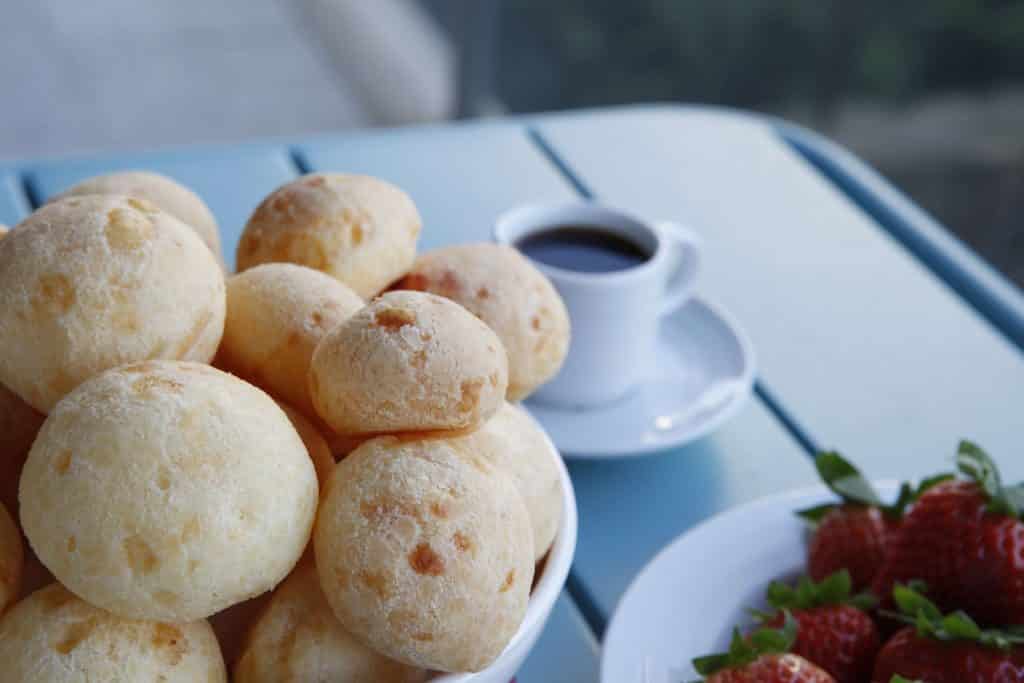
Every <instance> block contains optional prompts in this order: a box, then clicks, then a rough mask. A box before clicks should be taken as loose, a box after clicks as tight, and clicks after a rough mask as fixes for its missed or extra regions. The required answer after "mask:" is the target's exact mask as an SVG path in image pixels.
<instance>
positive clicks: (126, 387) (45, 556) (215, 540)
mask: <svg viewBox="0 0 1024 683" xmlns="http://www.w3.org/2000/svg"><path fill="white" fill-rule="evenodd" d="M19 498H20V500H21V519H22V524H23V526H24V530H25V535H26V536H27V537H28V539H29V542H30V543H31V544H32V547H33V548H34V549H35V551H36V554H37V555H39V559H40V560H42V562H43V564H45V565H46V567H47V568H48V569H49V570H50V571H52V572H53V574H54V576H56V577H57V579H58V580H59V581H60V582H61V583H63V584H64V585H66V586H67V587H68V588H69V589H71V590H72V591H73V592H74V593H76V594H77V595H79V596H81V597H82V598H84V599H85V600H88V601H89V602H91V603H93V604H94V605H96V606H97V607H101V608H103V609H106V610H109V611H111V612H114V613H115V614H118V615H120V616H123V617H129V618H136V619H155V620H160V621H191V620H193V619H200V618H203V617H207V616H209V615H211V614H213V613H214V612H217V611H220V610H222V609H224V608H225V607H227V606H229V605H232V604H234V603H236V602H240V601H242V600H245V599H246V598H250V597H252V596H254V595H258V594H260V593H262V592H264V591H267V590H269V589H271V588H273V587H274V586H275V585H277V583H278V582H279V581H281V580H282V579H283V578H284V577H285V576H286V575H287V574H288V572H289V571H291V569H292V567H294V566H295V564H296V562H297V561H298V559H299V557H300V556H301V555H302V552H303V550H304V548H305V547H306V543H307V541H308V539H309V537H310V531H311V528H312V525H313V517H314V515H315V512H316V505H317V499H318V491H317V483H316V472H315V471H314V469H313V464H312V462H311V461H310V459H309V456H308V455H307V454H306V448H305V446H303V445H302V440H301V439H300V438H299V435H298V434H297V433H296V432H295V429H294V427H292V425H291V423H290V422H289V421H288V418H287V416H286V415H285V414H284V413H283V412H282V411H281V409H280V408H278V406H277V404H275V403H274V401H273V399H271V398H270V397H269V396H267V395H266V394H264V393H263V392H262V391H260V390H259V389H257V388H256V387H254V386H252V385H250V384H247V383H245V382H243V381H242V380H240V379H237V378H235V377H232V376H231V375H229V374H227V373H224V372H221V371H220V370H215V369H214V368H212V367H210V366H208V365H200V364H198V363H184V362H175V361H150V362H146V363H139V364H136V365H128V366H124V367H121V368H116V369H114V370H110V371H108V372H106V373H103V374H102V375H99V376H97V377H94V378H93V379H91V380H89V381H87V382H85V383H83V384H82V385H81V386H80V387H78V389H76V390H75V391H73V392H71V393H70V394H68V396H66V397H65V398H64V399H63V400H62V401H61V402H60V403H58V404H57V407H56V408H54V410H53V412H51V413H50V415H49V416H48V417H47V418H46V422H45V423H43V428H42V429H41V430H40V432H39V437H38V438H37V439H36V442H35V444H34V445H33V446H32V450H31V451H30V452H29V456H28V460H27V462H26V463H25V469H24V472H23V473H22V477H21V488H20V492H19Z"/></svg>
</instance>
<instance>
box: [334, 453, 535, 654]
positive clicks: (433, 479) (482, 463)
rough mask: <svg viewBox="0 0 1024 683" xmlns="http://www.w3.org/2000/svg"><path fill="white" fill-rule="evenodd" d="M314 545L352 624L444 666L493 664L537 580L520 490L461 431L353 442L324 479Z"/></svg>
mask: <svg viewBox="0 0 1024 683" xmlns="http://www.w3.org/2000/svg"><path fill="white" fill-rule="evenodd" d="M314 549H315V552H316V566H317V569H318V571H319V573H320V583H321V586H322V587H323V591H324V594H325V595H326V597H327V601H328V602H329V603H330V605H331V608H332V609H333V610H334V613H335V615H336V616H337V617H338V618H339V620H340V621H341V623H342V625H343V626H344V627H345V628H346V629H347V630H348V631H350V632H351V633H352V634H353V635H355V636H356V638H358V639H359V640H361V641H363V642H365V643H367V644H368V645H370V646H371V647H372V648H374V649H375V650H377V651H379V652H381V653H383V654H384V655H387V656H388V657H391V658H393V659H396V660H398V661H401V662H405V663H407V664H410V665H412V666H419V667H424V668H428V669H435V670H438V671H479V670H481V669H483V668H484V667H486V666H488V665H489V664H490V663H491V662H493V661H494V659H495V658H496V657H497V656H498V655H499V654H500V653H501V651H502V650H503V649H504V647H505V646H506V645H507V644H508V642H509V640H510V639H511V638H512V636H513V635H514V634H515V632H516V630H517V629H518V628H519V624H520V622H521V621H522V619H523V615H524V614H525V611H526V603H527V600H528V598H529V592H530V584H531V583H532V580H533V570H534V563H533V554H534V553H533V535H532V532H531V530H530V519H529V515H528V513H527V512H526V507H525V505H524V504H523V500H522V497H521V496H520V495H519V492H518V491H517V490H516V488H515V485H514V484H513V483H512V481H511V479H509V478H508V477H507V476H506V475H504V474H503V473H501V472H500V471H498V470H497V469H496V468H494V467H493V466H492V465H491V464H490V463H488V462H487V461H486V460H484V459H483V458H480V457H478V456H476V455H474V454H473V453H472V452H471V451H470V450H468V449H466V448H465V445H464V444H462V443H460V442H459V440H458V439H450V438H418V439H403V438H399V437H379V438H376V439H372V440H370V441H367V442H366V443H364V444H363V445H362V446H360V447H359V448H357V449H356V450H355V451H353V452H352V453H351V454H350V455H349V456H348V457H347V458H345V459H344V460H342V461H341V462H340V463H338V465H337V466H336V467H335V469H334V474H333V475H332V476H331V479H330V481H329V482H328V484H327V491H326V492H325V494H324V497H323V500H322V502H321V506H320V512H319V514H318V517H317V524H316V530H315V532H314Z"/></svg>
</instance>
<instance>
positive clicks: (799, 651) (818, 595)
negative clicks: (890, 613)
mask: <svg viewBox="0 0 1024 683" xmlns="http://www.w3.org/2000/svg"><path fill="white" fill-rule="evenodd" d="M850 588H851V581H850V573H849V572H848V571H846V570H845V569H844V570H842V571H840V572H837V573H835V574H833V575H832V576H830V577H828V578H827V579H825V580H824V581H822V582H821V583H814V582H812V581H811V580H810V579H807V578H804V579H801V580H800V582H799V583H798V584H797V586H796V587H795V588H793V587H791V586H787V585H786V584H784V583H780V582H774V583H772V584H771V585H770V586H769V587H768V602H769V604H771V606H772V607H775V608H776V609H778V610H782V611H780V612H778V613H777V614H775V615H774V616H772V617H771V618H769V619H767V620H766V621H765V625H766V626H769V627H780V626H782V625H783V621H784V618H785V615H787V614H790V613H791V614H792V615H793V618H795V619H796V622H797V633H796V639H795V641H794V642H793V645H792V646H791V647H790V649H789V651H790V652H791V653H793V654H795V655H800V656H801V657H803V658H804V659H807V660H808V661H810V662H813V663H815V664H817V665H818V666H820V667H821V668H822V669H824V670H825V671H827V672H829V673H830V674H831V675H832V676H833V677H834V678H835V679H836V681H837V682H838V683H861V682H862V681H865V680H867V678H868V677H869V676H870V675H871V667H872V664H873V663H874V661H875V655H876V654H877V653H878V648H879V647H880V646H881V642H880V638H879V635H878V628H877V627H876V626H875V622H874V621H872V619H871V617H870V616H868V614H867V613H866V612H864V611H863V610H864V609H866V608H868V607H871V606H873V605H874V603H875V600H874V598H873V597H872V596H870V595H858V596H851V594H850ZM759 616H760V617H761V618H762V619H764V616H765V615H759Z"/></svg>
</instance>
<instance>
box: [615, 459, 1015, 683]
mask: <svg viewBox="0 0 1024 683" xmlns="http://www.w3.org/2000/svg"><path fill="white" fill-rule="evenodd" d="M815 464H816V467H817V469H818V472H819V474H820V475H821V478H822V481H823V485H821V486H816V487H812V488H807V489H801V490H797V491H791V492H788V493H784V494H781V495H777V496H772V497H769V498H765V499H762V500H758V501H754V502H752V503H749V504H747V505H744V506H741V507H738V508H735V509H733V510H730V511H728V512H725V513H723V514H721V515H718V516H716V517H714V518H712V519H710V520H708V521H706V522H704V523H703V524H701V525H700V526H697V527H695V528H693V529H691V530H690V531H689V532H687V533H686V534H684V535H683V536H681V537H680V538H678V539H676V541H674V542H673V543H672V544H670V545H669V546H668V547H666V548H665V549H664V550H662V551H661V552H660V553H659V554H658V555H657V556H656V557H655V558H654V559H653V560H652V561H651V562H650V563H649V564H648V565H647V567H645V568H644V570H643V571H641V572H640V574H639V575H638V576H637V577H636V579H635V580H634V581H633V583H632V585H631V586H630V587H629V589H628V590H627V591H626V593H625V594H624V595H623V598H622V600H621V601H620V602H619V605H618V607H617V608H616V612H615V615H614V616H613V618H612V621H611V623H610V624H609V627H608V632H607V634H606V636H605V647H604V652H603V655H602V662H601V675H602V681H603V682H604V683H613V682H614V683H632V682H634V681H635V682H636V683H689V682H690V681H707V683H747V682H757V683H774V682H775V681H779V682H783V681H785V682H786V683H899V682H903V683H914V682H917V681H919V682H922V683H1010V682H1024V521H1021V518H1022V514H1024V486H1021V485H1017V486H1007V485H1004V484H1003V482H1002V481H1001V479H1000V476H999V471H998V469H997V467H996V465H995V463H994V462H993V461H992V459H991V458H990V457H989V456H988V455H987V454H986V453H985V452H984V451H983V450H982V449H981V448H979V447H978V446H976V445H975V444H973V443H970V442H966V441H964V442H961V444H960V446H959V448H958V450H957V455H956V468H955V470H956V471H955V472H949V473H941V474H937V475H933V476H928V477H925V478H923V479H921V480H920V481H918V482H913V483H909V482H908V483H902V484H897V483H895V482H888V481H883V482H870V481H868V480H867V479H865V478H864V477H863V476H862V475H861V473H860V472H859V471H858V470H857V468H856V467H855V466H854V465H852V464H851V463H849V462H848V461H846V460H845V459H844V458H842V457H841V456H840V455H839V454H838V453H834V452H828V453H821V454H819V456H818V457H817V458H816V461H815Z"/></svg>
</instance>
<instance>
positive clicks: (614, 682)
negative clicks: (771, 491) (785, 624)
mask: <svg viewBox="0 0 1024 683" xmlns="http://www.w3.org/2000/svg"><path fill="white" fill-rule="evenodd" d="M875 487H876V489H877V490H878V492H879V493H880V494H882V495H883V496H891V495H894V494H895V493H896V490H897V485H896V484H895V483H894V482H881V483H876V484H875ZM830 500H836V496H835V494H833V493H832V492H831V491H829V490H828V489H827V488H825V487H824V486H815V487H812V488H805V489H800V490H797V491H791V492H789V493H784V494H781V495H777V496H771V497H769V498H763V499H761V500H757V501H754V502H752V503H748V504H746V505H742V506H740V507H738V508H735V509H733V510H730V511H729V512H725V513H722V514H720V515H718V516H716V517H713V518H711V519H710V520H708V521H706V522H704V523H702V524H700V525H699V526H696V527H694V528H693V529H691V530H690V531H688V532H686V533H685V534H683V535H682V536H680V537H679V538H677V539H676V540H675V541H673V542H672V543H671V544H670V545H668V546H667V547H666V548H665V549H664V550H662V551H661V552H659V553H658V554H657V556H655V558H654V559H653V560H651V562H650V563H648V565H647V566H646V567H644V569H643V570H642V571H641V572H640V573H639V574H638V575H637V577H636V578H635V579H634V580H633V583H632V584H631V585H630V587H629V588H628V589H627V590H626V593H625V594H624V595H623V596H622V599H621V600H620V601H619V604H618V606H617V607H616V608H615V614H614V615H613V616H612V620H611V623H610V624H609V626H608V631H607V633H606V635H605V639H604V651H603V654H602V657H601V681H602V683H684V682H686V681H692V680H695V679H699V678H700V677H699V676H697V674H696V672H695V671H694V670H693V668H692V667H691V666H690V660H692V659H693V658H694V657H699V656H701V655H705V654H710V653H713V652H724V651H725V650H727V649H728V644H729V635H730V634H731V632H732V629H733V627H735V626H737V625H739V626H743V625H744V624H750V623H751V622H750V619H749V617H748V616H747V613H746V610H747V608H750V607H755V608H756V607H763V606H764V592H765V589H766V588H767V586H768V584H769V583H770V582H772V581H774V580H776V579H780V578H781V579H785V578H792V577H795V576H798V575H800V574H804V573H806V570H805V556H806V541H807V533H806V524H805V523H804V522H803V521H801V520H800V519H799V518H798V517H797V516H796V515H795V514H793V513H794V512H795V511H796V510H800V509H803V508H807V507H810V506H812V505H817V504H820V503H825V502H828V501H830Z"/></svg>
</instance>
